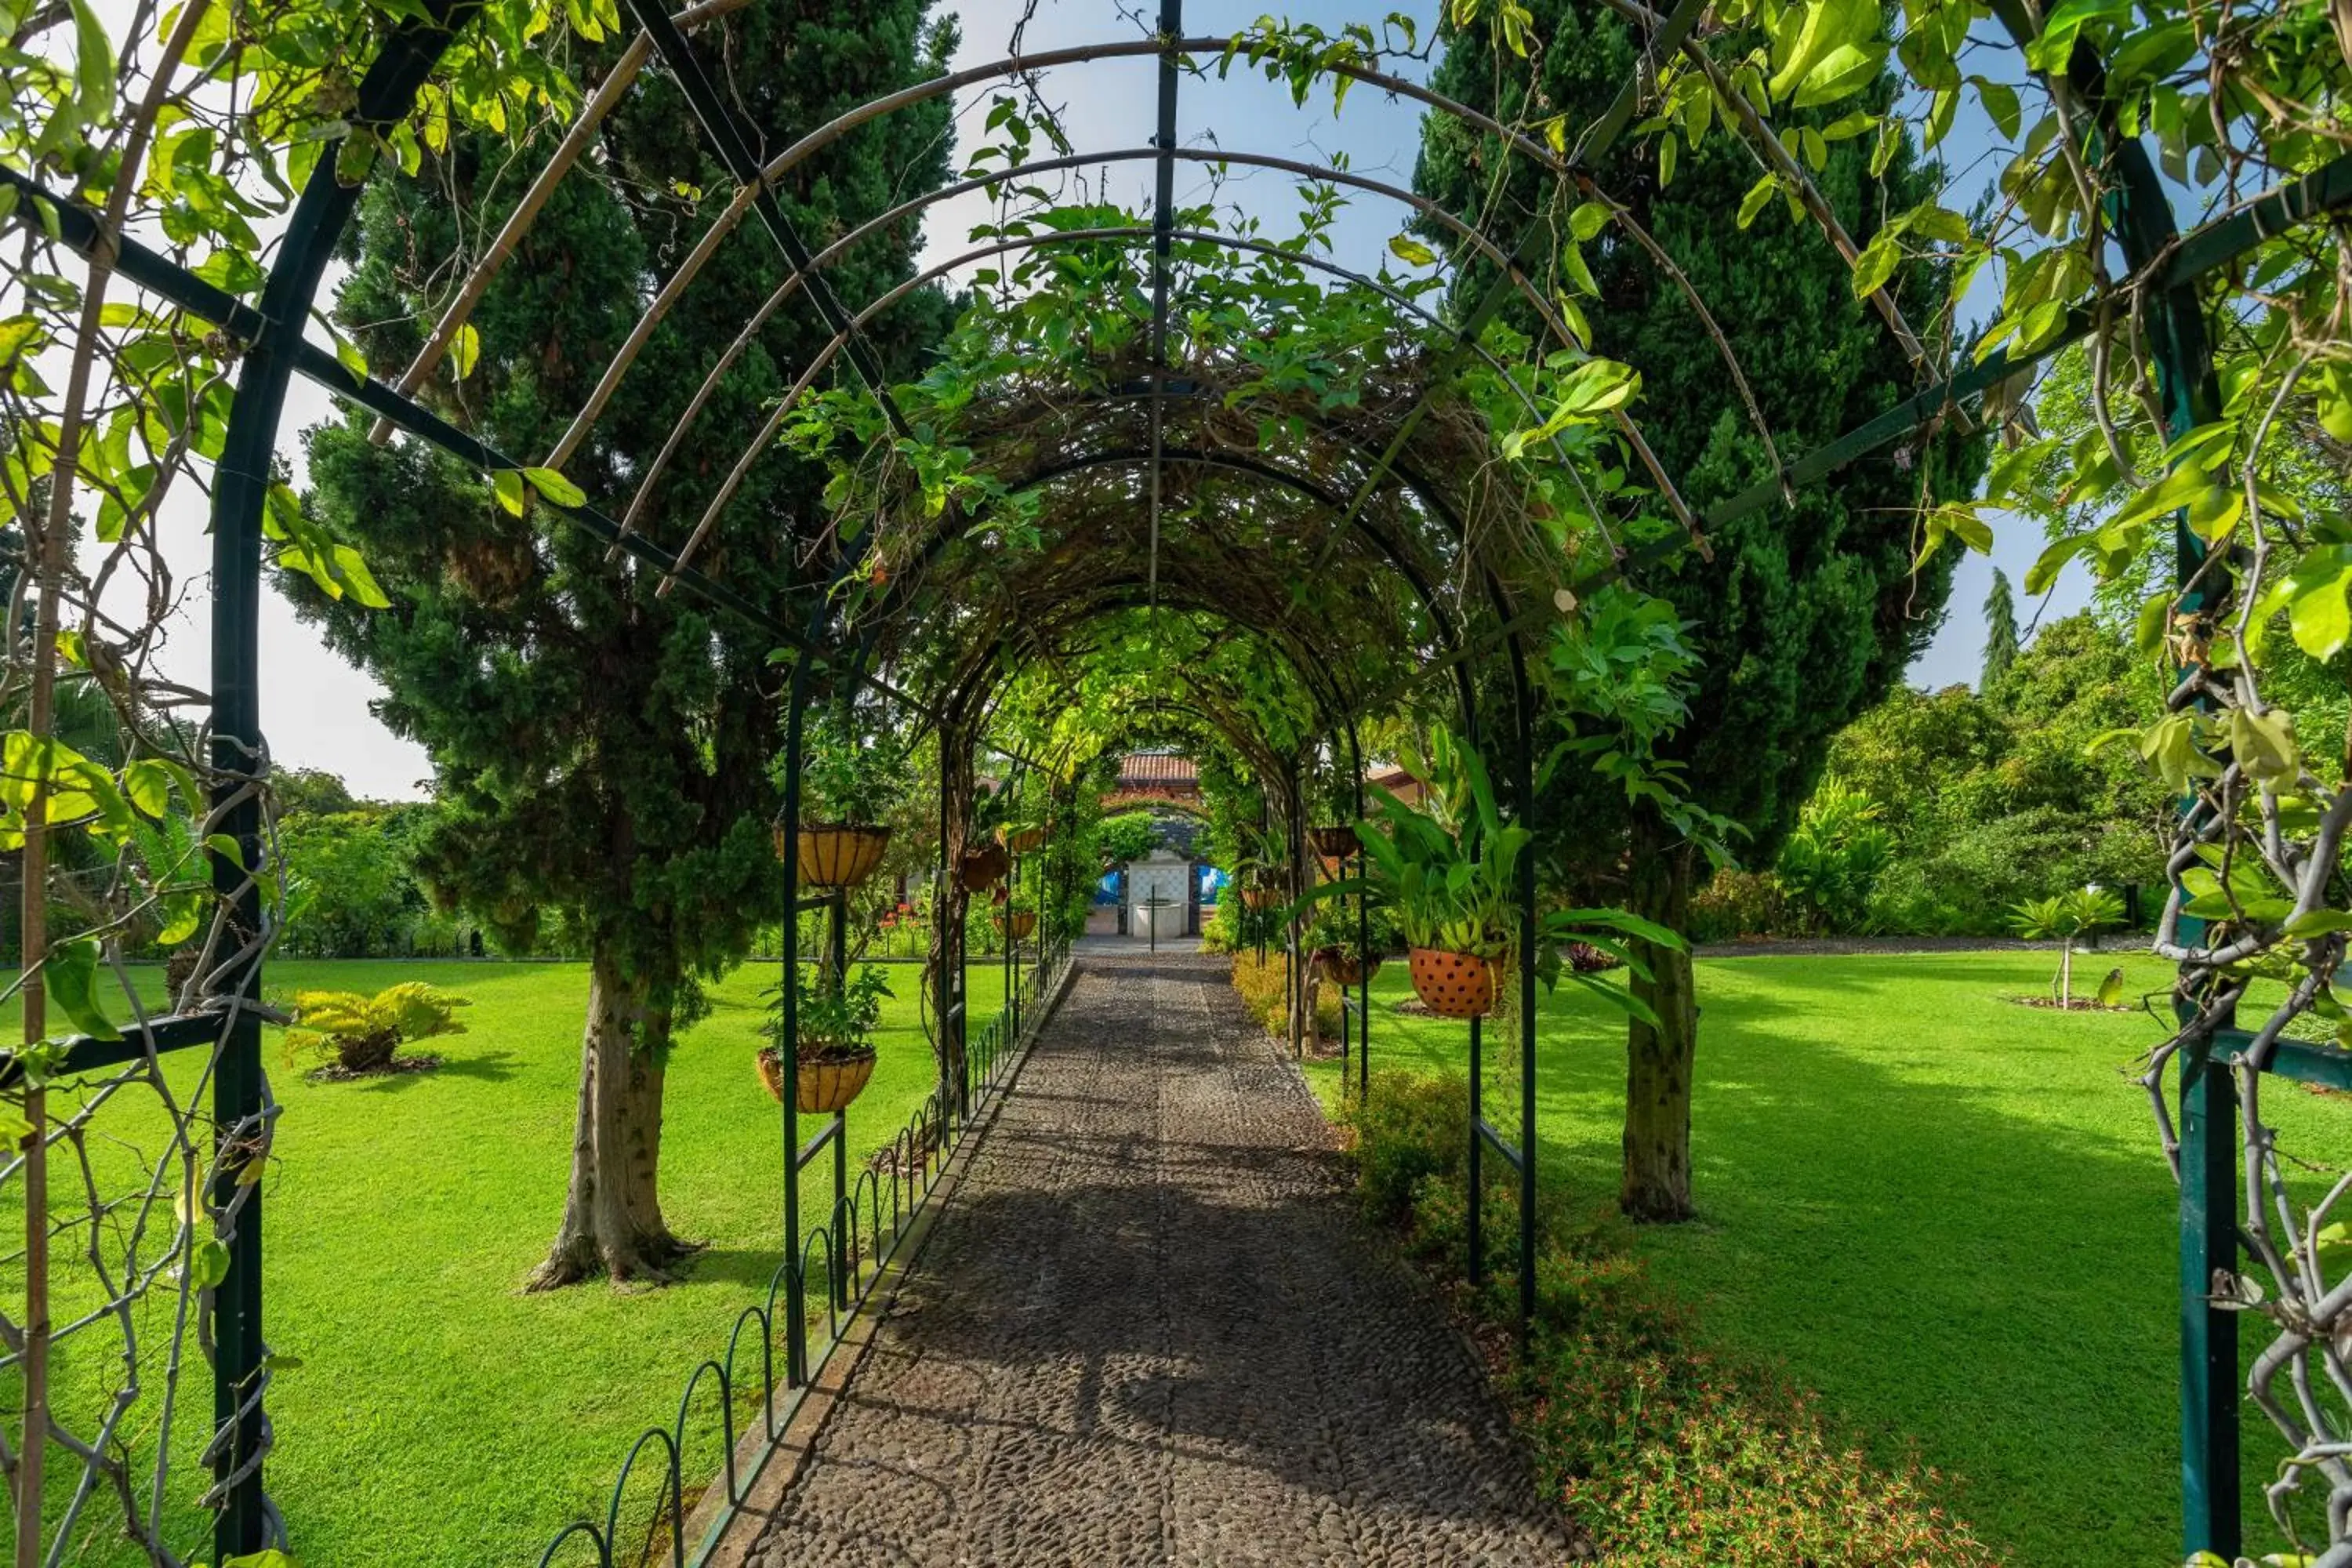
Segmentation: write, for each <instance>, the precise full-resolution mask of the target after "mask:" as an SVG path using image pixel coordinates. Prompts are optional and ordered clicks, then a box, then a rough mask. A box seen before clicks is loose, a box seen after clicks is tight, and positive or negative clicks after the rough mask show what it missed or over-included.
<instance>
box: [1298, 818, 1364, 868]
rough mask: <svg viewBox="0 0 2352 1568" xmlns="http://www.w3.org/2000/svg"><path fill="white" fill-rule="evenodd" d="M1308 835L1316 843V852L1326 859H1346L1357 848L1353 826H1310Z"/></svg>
mask: <svg viewBox="0 0 2352 1568" xmlns="http://www.w3.org/2000/svg"><path fill="white" fill-rule="evenodd" d="M1307 838H1308V840H1309V841H1310V842H1312V843H1313V844H1314V846H1315V853H1317V854H1318V855H1320V856H1322V857H1323V858H1324V859H1326V860H1344V859H1346V858H1348V857H1349V856H1350V855H1353V854H1354V853H1355V852H1356V849H1357V844H1356V830H1355V829H1354V828H1353V827H1349V826H1339V827H1310V828H1308V829H1307Z"/></svg>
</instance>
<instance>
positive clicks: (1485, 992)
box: [1412, 947, 1495, 1018]
mask: <svg viewBox="0 0 2352 1568" xmlns="http://www.w3.org/2000/svg"><path fill="white" fill-rule="evenodd" d="M1412 989H1413V994H1415V995H1417V996H1419V997H1420V998H1421V1004H1422V1005H1423V1006H1424V1007H1426V1008H1428V1009H1429V1010H1430V1011H1431V1012H1433V1013H1434V1014H1436V1015H1437V1016H1439V1017H1441V1018H1483V1017H1485V1016H1486V1015H1487V1014H1489V1013H1491V1012H1493V1011H1494V1010H1495V961H1494V960H1493V959H1491V958H1481V957H1480V956H1478V955H1477V954H1476V953H1475V952H1442V951H1440V950H1439V949H1437V948H1433V947H1416V948H1414V949H1413V950H1412Z"/></svg>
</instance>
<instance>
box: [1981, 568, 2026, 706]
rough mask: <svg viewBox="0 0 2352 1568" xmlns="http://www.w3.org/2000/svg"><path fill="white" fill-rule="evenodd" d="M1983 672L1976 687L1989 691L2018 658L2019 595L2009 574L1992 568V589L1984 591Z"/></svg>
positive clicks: (1997, 683)
mask: <svg viewBox="0 0 2352 1568" xmlns="http://www.w3.org/2000/svg"><path fill="white" fill-rule="evenodd" d="M1984 614H1985V650H1984V673H1983V675H1982V676H1981V677H1979V679H1978V681H1977V689H1978V690H1979V691H1983V692H1990V691H1991V690H1992V689H1993V688H1994V687H1995V686H1998V685H1999V684H2000V678H2001V677H2002V676H2004V675H2007V674H2008V673H2009V667H2010V666H2011V665H2012V664H2015V663H2016V662H2017V598H2016V595H2013V594H2011V592H2010V587H2009V574H2008V573H2006V572H2003V571H2002V570H2001V569H2000V567H1998V566H1996V567H1994V568H1993V569H1992V592H1990V593H1989V594H1987V595H1985V602H1984Z"/></svg>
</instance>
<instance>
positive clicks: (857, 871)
mask: <svg viewBox="0 0 2352 1568" xmlns="http://www.w3.org/2000/svg"><path fill="white" fill-rule="evenodd" d="M803 726H804V728H803V731H802V733H801V823H802V826H801V829H800V837H799V843H798V853H799V858H800V884H801V886H802V887H803V888H806V889H811V890H814V891H817V892H833V891H836V890H839V889H845V888H854V887H856V886H857V885H858V884H859V883H860V882H863V881H865V880H866V878H868V877H871V876H872V875H873V874H874V871H875V868H877V867H878V866H880V865H881V864H882V856H883V852H884V851H885V850H887V848H888V847H890V829H889V828H888V827H887V826H885V823H886V821H887V817H888V816H889V814H890V808H891V806H892V805H893V804H895V803H896V801H897V800H898V795H899V794H900V792H901V791H902V790H903V789H904V788H905V785H906V771H907V768H906V763H907V758H906V749H905V746H904V745H903V743H902V742H900V740H899V738H898V733H897V732H896V731H894V730H892V729H891V728H890V726H889V725H888V724H887V722H880V723H877V724H876V725H875V727H874V731H873V732H872V733H871V734H862V733H860V731H859V726H858V723H857V716H856V710H854V709H851V708H849V707H847V706H845V705H844V706H836V707H826V708H819V709H814V710H811V711H810V713H809V715H808V717H807V718H806V719H805V720H803ZM782 765H783V764H782V761H781V760H779V762H778V763H777V767H778V769H779V772H780V773H781V770H782ZM776 782H777V787H779V788H782V784H783V780H782V777H781V776H779V778H778V779H777V781H776ZM782 839H783V835H782V829H781V828H779V829H778V831H777V844H776V849H777V853H778V854H780V855H781V854H782V852H783V842H782Z"/></svg>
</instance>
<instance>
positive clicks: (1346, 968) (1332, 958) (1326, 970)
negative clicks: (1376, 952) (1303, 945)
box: [1315, 947, 1381, 985]
mask: <svg viewBox="0 0 2352 1568" xmlns="http://www.w3.org/2000/svg"><path fill="white" fill-rule="evenodd" d="M1315 966H1316V967H1317V968H1318V969H1320V970H1321V971H1322V972H1323V975H1324V978H1325V979H1327V980H1329V981H1330V982H1332V984H1337V985H1360V984H1363V983H1364V982H1365V981H1367V980H1370V978H1371V977H1372V976H1373V975H1375V974H1378V973H1380V972H1381V961H1380V960H1379V959H1377V958H1375V959H1373V960H1372V961H1371V962H1370V963H1365V962H1364V961H1362V960H1360V959H1357V958H1352V957H1350V956H1349V954H1348V952H1347V950H1345V949H1344V948H1337V947H1318V948H1317V949H1316V950H1315Z"/></svg>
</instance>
